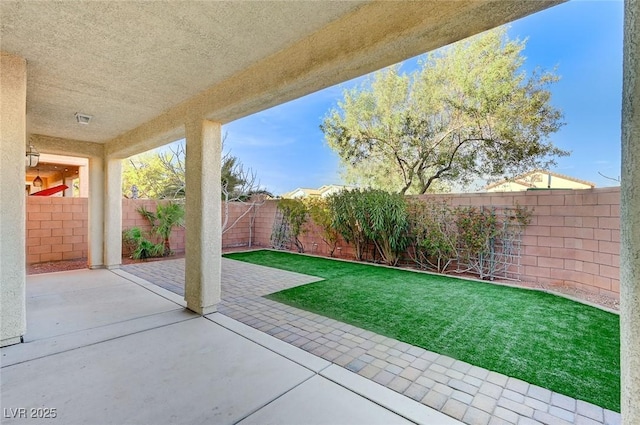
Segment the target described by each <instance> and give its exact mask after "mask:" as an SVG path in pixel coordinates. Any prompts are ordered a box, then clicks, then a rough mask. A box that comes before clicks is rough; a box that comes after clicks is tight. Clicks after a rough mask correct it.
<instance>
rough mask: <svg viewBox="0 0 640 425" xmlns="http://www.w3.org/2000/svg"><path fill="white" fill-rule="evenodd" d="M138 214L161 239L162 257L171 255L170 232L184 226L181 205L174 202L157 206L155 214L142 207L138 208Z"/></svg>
mask: <svg viewBox="0 0 640 425" xmlns="http://www.w3.org/2000/svg"><path fill="white" fill-rule="evenodd" d="M138 212H139V213H140V214H142V216H143V217H145V218H146V219H147V220H149V223H151V231H152V232H153V233H155V234H156V235H158V237H160V238H161V240H162V243H163V246H164V250H163V252H162V255H163V256H167V255H171V254H172V251H171V244H170V242H169V238H170V237H171V232H172V231H173V229H174V227H176V226H183V225H184V207H183V206H182V204H179V203H176V202H169V203H167V204H165V205H162V204H158V206H157V207H156V212H155V213H154V212H151V211H148V210H147V209H146V208H145V207H144V206H142V207H140V208H138Z"/></svg>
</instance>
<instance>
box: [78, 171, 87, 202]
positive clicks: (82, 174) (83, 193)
mask: <svg viewBox="0 0 640 425" xmlns="http://www.w3.org/2000/svg"><path fill="white" fill-rule="evenodd" d="M78 178H79V179H80V181H79V184H80V197H81V198H86V197H87V196H88V195H89V167H88V166H85V165H81V166H80V168H79V170H78Z"/></svg>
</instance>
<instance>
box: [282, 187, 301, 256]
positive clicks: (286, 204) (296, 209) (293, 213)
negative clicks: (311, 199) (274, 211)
mask: <svg viewBox="0 0 640 425" xmlns="http://www.w3.org/2000/svg"><path fill="white" fill-rule="evenodd" d="M278 210H280V211H281V212H282V219H283V220H285V221H286V223H287V228H288V229H289V232H288V235H287V236H288V237H289V242H291V243H293V244H294V245H295V246H296V248H297V250H298V252H304V245H303V244H302V242H301V241H300V239H299V236H300V234H301V233H302V232H303V227H304V224H305V223H306V222H307V213H308V211H307V207H306V205H305V204H304V202H302V201H301V200H300V199H281V200H280V201H279V202H278Z"/></svg>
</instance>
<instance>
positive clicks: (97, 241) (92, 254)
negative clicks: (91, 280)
mask: <svg viewBox="0 0 640 425" xmlns="http://www.w3.org/2000/svg"><path fill="white" fill-rule="evenodd" d="M104 174H105V173H104V161H103V159H102V158H101V157H90V158H89V229H88V248H89V258H88V263H89V268H90V269H100V268H102V267H104V187H105V181H104Z"/></svg>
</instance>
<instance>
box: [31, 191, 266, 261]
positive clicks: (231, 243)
mask: <svg viewBox="0 0 640 425" xmlns="http://www.w3.org/2000/svg"><path fill="white" fill-rule="evenodd" d="M156 203H157V201H154V200H150V199H123V200H122V228H123V229H128V228H131V227H134V226H138V227H140V228H142V229H143V230H150V229H151V226H150V224H149V222H148V221H147V219H145V218H144V217H143V216H141V215H140V213H138V211H137V209H138V208H139V207H142V206H144V207H145V208H147V209H148V210H150V211H155V206H156ZM262 207H265V206H262ZM262 207H260V206H258V207H257V208H256V209H257V211H258V214H256V217H255V222H256V225H257V226H258V227H259V235H258V236H259V237H261V238H262V239H264V238H265V232H266V230H263V229H267V228H268V234H267V235H266V240H267V243H268V241H269V236H270V235H271V224H268V225H267V224H266V221H268V220H271V223H272V222H273V217H274V214H275V208H276V206H275V204H274V203H271V204H269V205H268V206H266V210H267V211H266V212H265V213H264V214H263V213H261V212H260V209H261V208H262ZM247 208H248V206H247V205H243V204H236V203H231V204H229V222H228V223H229V226H231V224H233V223H234V222H235V221H236V220H237V219H238V218H239V217H240V216H241V215H242V214H243V213H244V212H245V211H246V210H247ZM222 215H223V220H224V215H225V210H224V205H223V210H222ZM252 215H253V214H252V213H251V212H250V213H248V214H246V215H245V216H244V217H242V218H241V219H240V220H239V221H238V222H237V223H236V224H235V225H234V226H233V227H231V228H230V229H229V230H228V231H227V232H225V233H224V234H223V236H222V246H223V248H235V247H245V246H249V241H250V239H254V235H253V234H252V231H251V230H250V223H251V217H252ZM87 229H88V199H87V198H64V197H36V196H30V197H27V243H26V245H27V248H26V250H27V252H26V254H27V264H35V263H42V262H46V261H60V260H73V259H78V258H85V257H87V250H88V244H87V241H88V240H87V238H88V237H87ZM170 243H171V248H172V249H173V250H174V251H175V252H178V253H181V252H184V247H185V232H184V229H183V228H177V229H175V230H174V231H173V233H172V235H171V239H170ZM257 246H268V245H257ZM123 255H128V253H127V252H123Z"/></svg>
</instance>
